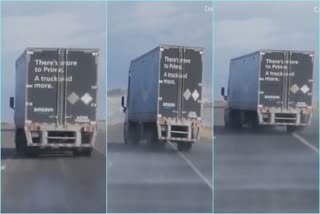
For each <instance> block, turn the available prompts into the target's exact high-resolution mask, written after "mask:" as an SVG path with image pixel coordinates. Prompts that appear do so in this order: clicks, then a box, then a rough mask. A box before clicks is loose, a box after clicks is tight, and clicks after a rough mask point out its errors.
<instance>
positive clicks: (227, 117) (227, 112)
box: [223, 109, 231, 129]
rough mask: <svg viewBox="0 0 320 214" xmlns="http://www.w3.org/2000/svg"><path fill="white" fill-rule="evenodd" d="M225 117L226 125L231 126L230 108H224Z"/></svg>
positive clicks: (226, 126)
mask: <svg viewBox="0 0 320 214" xmlns="http://www.w3.org/2000/svg"><path fill="white" fill-rule="evenodd" d="M223 119H224V127H225V128H228V129H229V128H231V126H230V114H229V110H228V109H225V110H224V117H223Z"/></svg>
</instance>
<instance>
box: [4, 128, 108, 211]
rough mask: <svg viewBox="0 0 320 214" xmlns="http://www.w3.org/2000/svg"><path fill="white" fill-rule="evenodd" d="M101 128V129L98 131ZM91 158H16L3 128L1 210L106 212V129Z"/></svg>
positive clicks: (10, 135)
mask: <svg viewBox="0 0 320 214" xmlns="http://www.w3.org/2000/svg"><path fill="white" fill-rule="evenodd" d="M101 130H102V131H101ZM101 130H100V132H99V134H98V137H97V143H96V149H95V150H94V152H93V153H92V156H91V157H76V158H75V157H73V156H72V155H71V154H70V153H59V154H54V155H53V154H50V155H49V154H46V155H41V156H40V157H38V158H23V159H21V158H19V157H17V156H16V155H15V150H14V132H13V131H10V130H2V132H1V133H2V149H1V154H2V162H1V174H2V177H1V178H2V180H1V181H2V195H1V199H2V201H1V208H2V210H1V211H2V212H41V213H42V212H103V213H104V212H106V157H105V131H103V130H104V128H101Z"/></svg>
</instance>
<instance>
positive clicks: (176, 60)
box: [121, 45, 204, 151]
mask: <svg viewBox="0 0 320 214" xmlns="http://www.w3.org/2000/svg"><path fill="white" fill-rule="evenodd" d="M203 54H204V49H203V48H195V47H186V46H175V45H159V46H158V47H156V48H154V49H152V50H151V51H149V52H147V53H145V54H144V55H142V56H140V57H138V58H136V59H134V60H132V61H131V63H130V69H129V75H128V91H127V98H126V105H125V98H124V96H122V98H121V105H122V107H123V111H124V112H125V113H126V117H125V122H124V142H125V143H133V144H137V143H139V141H140V140H141V139H146V140H147V141H148V142H150V143H151V144H153V145H164V144H165V143H166V142H167V141H170V142H174V143H177V147H178V150H180V151H188V150H190V149H191V147H192V144H193V143H195V142H196V141H197V140H198V139H199V132H200V127H201V107H202V102H201V99H202V70H203Z"/></svg>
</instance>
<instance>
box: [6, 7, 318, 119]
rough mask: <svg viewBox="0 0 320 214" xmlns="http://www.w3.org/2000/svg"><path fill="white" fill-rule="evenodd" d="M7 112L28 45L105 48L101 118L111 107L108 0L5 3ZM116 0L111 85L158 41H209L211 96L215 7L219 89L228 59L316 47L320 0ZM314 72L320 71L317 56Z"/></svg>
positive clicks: (123, 80) (111, 14) (122, 81)
mask: <svg viewBox="0 0 320 214" xmlns="http://www.w3.org/2000/svg"><path fill="white" fill-rule="evenodd" d="M1 4H2V17H1V18H2V50H1V51H2V88H1V89H2V115H3V118H4V120H11V118H12V111H11V110H10V109H9V107H8V100H9V97H10V96H12V95H14V85H15V82H14V76H15V75H14V73H15V70H14V69H15V68H14V67H15V60H16V59H17V58H18V56H19V55H20V54H21V53H22V52H23V50H24V49H25V48H26V47H33V46H36V47H83V48H100V49H101V55H100V66H99V86H100V88H99V89H100V90H99V104H100V106H99V114H98V115H99V118H103V117H104V109H105V105H104V104H105V97H106V95H105V81H104V80H105V78H106V76H105V69H106V60H105V58H106V55H105V46H106V44H105V43H106V41H105V38H106V37H105V36H106V33H105V32H106V19H105V18H106V17H105V16H106V11H105V3H103V2H69V3H68V2H34V3H30V2H2V3H1ZM211 6H212V5H211V2H109V3H108V59H107V62H108V88H126V87H127V74H128V67H129V64H130V61H131V60H132V59H134V58H136V57H137V56H139V55H141V54H143V53H145V52H147V51H149V50H151V49H152V48H154V47H156V46H158V45H159V44H175V45H188V46H198V47H203V48H205V61H204V84H205V87H206V88H205V94H206V96H210V92H211V90H210V87H211V70H212V64H213V63H212V61H211V59H212V48H211V47H212V21H211V20H212V19H211V18H212V13H213V14H214V38H215V40H214V59H215V61H214V71H215V78H214V79H215V81H214V90H215V96H216V98H219V97H220V96H219V92H220V87H221V86H226V85H227V84H226V83H227V78H228V72H229V60H230V59H231V58H234V57H236V56H240V55H243V54H246V53H249V52H253V51H256V50H258V49H292V50H314V51H316V57H318V36H319V35H318V15H319V14H318V13H315V12H314V7H315V6H317V3H316V2H314V3H313V2H300V3H298V2H282V3H277V2H272V3H261V2H245V3H243V2H241V3H234V2H216V3H215V5H214V6H213V12H212V11H208V7H211ZM315 64H316V67H315V74H316V76H315V79H317V78H318V58H316V62H315Z"/></svg>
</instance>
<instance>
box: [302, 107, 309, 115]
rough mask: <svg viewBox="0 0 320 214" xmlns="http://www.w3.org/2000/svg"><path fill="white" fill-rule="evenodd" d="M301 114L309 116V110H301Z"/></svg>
mask: <svg viewBox="0 0 320 214" xmlns="http://www.w3.org/2000/svg"><path fill="white" fill-rule="evenodd" d="M302 114H310V109H307V108H306V109H303V110H302Z"/></svg>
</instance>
